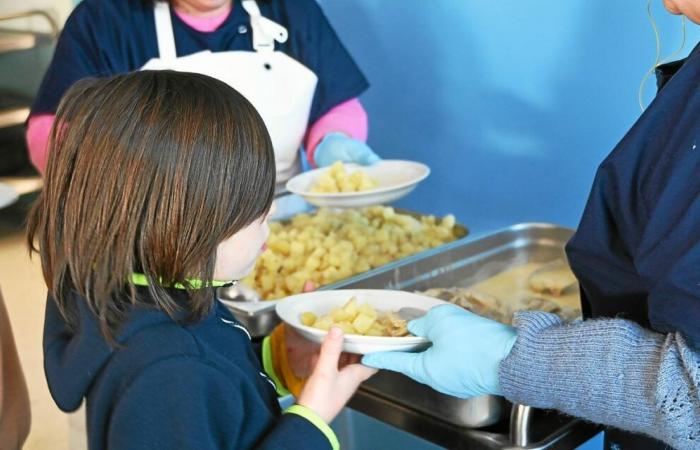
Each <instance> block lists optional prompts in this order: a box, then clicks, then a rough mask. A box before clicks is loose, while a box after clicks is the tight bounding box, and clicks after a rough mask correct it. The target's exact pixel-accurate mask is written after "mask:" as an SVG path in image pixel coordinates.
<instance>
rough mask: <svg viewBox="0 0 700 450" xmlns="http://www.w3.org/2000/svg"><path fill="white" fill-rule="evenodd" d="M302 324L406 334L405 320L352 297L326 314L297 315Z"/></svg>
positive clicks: (377, 333) (351, 331) (367, 332)
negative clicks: (340, 306)
mask: <svg viewBox="0 0 700 450" xmlns="http://www.w3.org/2000/svg"><path fill="white" fill-rule="evenodd" d="M299 320H300V321H301V323H302V324H304V325H306V326H309V327H313V328H318V329H319V330H325V331H328V330H330V329H331V327H332V326H336V327H338V328H340V329H341V330H343V332H344V333H345V334H359V335H363V336H394V337H400V336H406V335H407V334H408V330H407V329H406V321H405V320H404V319H401V318H400V317H398V316H397V315H396V314H395V313H392V312H380V311H377V310H376V309H374V308H372V306H370V305H369V304H368V303H362V304H361V303H359V302H358V301H357V298H356V297H352V298H351V299H350V300H348V301H347V303H345V305H344V306H343V307H342V308H334V309H332V310H331V311H330V312H329V313H328V314H325V315H322V316H320V317H319V316H317V315H316V314H314V313H312V312H310V311H307V312H303V313H302V314H301V316H300V317H299Z"/></svg>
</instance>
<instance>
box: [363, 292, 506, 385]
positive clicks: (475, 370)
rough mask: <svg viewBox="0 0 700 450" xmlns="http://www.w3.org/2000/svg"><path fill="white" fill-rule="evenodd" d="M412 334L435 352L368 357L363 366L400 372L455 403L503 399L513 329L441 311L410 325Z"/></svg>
mask: <svg viewBox="0 0 700 450" xmlns="http://www.w3.org/2000/svg"><path fill="white" fill-rule="evenodd" d="M408 330H409V331H410V332H411V333H413V334H414V335H416V336H422V337H425V338H428V339H429V340H430V341H432V343H433V345H432V347H430V348H429V349H427V350H425V351H423V352H421V353H407V352H379V353H370V354H368V355H365V356H364V357H363V358H362V364H364V365H367V366H370V367H376V368H378V369H388V370H393V371H396V372H401V373H403V374H404V375H407V376H409V377H411V378H413V379H414V380H416V381H418V382H419V383H423V384H427V385H428V386H430V387H432V388H433V389H435V390H437V391H440V392H442V393H445V394H448V395H452V396H455V397H460V398H471V397H476V396H479V395H485V394H492V395H501V387H500V384H499V381H498V367H499V365H500V363H501V361H502V360H503V359H504V358H505V357H506V356H508V353H510V350H511V348H512V347H513V345H514V344H515V338H516V331H515V328H513V327H511V326H508V325H503V324H501V323H499V322H496V321H493V320H490V319H486V318H484V317H481V316H478V315H476V314H474V313H471V312H469V311H467V310H465V309H463V308H460V307H458V306H455V305H441V306H437V307H435V308H433V309H431V310H430V311H429V312H428V314H426V315H425V316H423V317H421V318H420V319H416V320H413V321H411V322H409V323H408Z"/></svg>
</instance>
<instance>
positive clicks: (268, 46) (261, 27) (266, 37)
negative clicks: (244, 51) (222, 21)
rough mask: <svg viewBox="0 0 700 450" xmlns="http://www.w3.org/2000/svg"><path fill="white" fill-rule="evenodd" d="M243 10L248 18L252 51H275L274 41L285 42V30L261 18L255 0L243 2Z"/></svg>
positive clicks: (286, 34)
mask: <svg viewBox="0 0 700 450" xmlns="http://www.w3.org/2000/svg"><path fill="white" fill-rule="evenodd" d="M241 4H242V6H243V9H245V11H246V12H247V13H248V15H249V16H250V27H251V29H252V33H253V49H254V50H255V51H256V52H273V51H275V41H277V42H280V43H282V42H287V38H288V37H289V34H288V33H287V29H286V28H285V27H283V26H282V25H280V24H278V23H276V22H273V21H272V20H270V19H268V18H266V17H263V15H262V14H261V13H260V8H259V7H258V4H257V3H256V2H255V0H243V1H242V2H241Z"/></svg>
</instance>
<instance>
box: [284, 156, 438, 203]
mask: <svg viewBox="0 0 700 450" xmlns="http://www.w3.org/2000/svg"><path fill="white" fill-rule="evenodd" d="M345 167H346V168H347V171H348V173H353V172H355V171H357V170H362V171H363V172H365V173H367V175H369V177H370V178H372V179H374V180H376V181H377V182H378V183H379V186H377V187H376V188H375V189H371V190H369V191H362V192H336V193H321V192H312V190H311V189H312V188H313V187H314V186H315V185H316V183H317V182H318V178H319V177H320V176H321V175H322V174H323V173H325V172H326V171H328V170H329V168H327V167H324V168H322V169H316V170H311V171H309V172H304V173H301V174H299V175H297V176H295V177H293V178H292V179H291V180H289V181H287V186H286V187H287V190H288V191H289V192H291V193H293V194H297V195H300V196H302V197H304V200H306V201H307V202H309V203H311V204H312V205H315V206H326V207H331V208H360V207H364V206H372V205H383V204H387V203H391V202H393V201H395V200H398V199H400V198H402V197H404V196H405V195H407V194H409V193H410V192H411V191H412V190H413V189H415V187H416V186H417V185H418V183H420V182H421V181H423V180H424V179H425V178H427V177H428V175H430V168H429V167H428V166H426V165H425V164H422V163H419V162H415V161H403V160H391V159H385V160H382V161H379V162H378V163H376V164H373V165H371V166H367V167H364V166H359V165H357V164H346V165H345Z"/></svg>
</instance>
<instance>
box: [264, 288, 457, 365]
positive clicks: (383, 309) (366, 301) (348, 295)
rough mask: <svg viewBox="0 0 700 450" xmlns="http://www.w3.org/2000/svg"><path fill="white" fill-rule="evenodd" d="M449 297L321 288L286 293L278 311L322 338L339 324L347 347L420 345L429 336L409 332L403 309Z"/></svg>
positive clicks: (434, 303)
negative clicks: (291, 293)
mask: <svg viewBox="0 0 700 450" xmlns="http://www.w3.org/2000/svg"><path fill="white" fill-rule="evenodd" d="M443 304H446V302H444V301H442V300H440V299H436V298H431V297H427V296H424V295H419V294H415V293H411V292H404V291H391V290H382V289H348V290H337V291H317V292H308V293H305V294H299V295H294V296H291V297H287V298H286V299H284V300H282V301H281V302H279V303H278V304H277V306H276V311H277V315H278V316H279V317H280V319H282V321H283V322H285V323H286V324H287V326H290V327H292V328H294V329H295V330H296V331H297V332H298V333H300V334H301V335H302V336H304V337H305V338H307V339H309V340H311V341H314V342H319V343H320V342H321V341H322V340H323V338H324V337H325V335H326V333H328V330H329V329H330V328H331V327H333V326H337V327H339V328H341V329H342V330H343V331H344V333H345V338H344V343H343V350H344V351H346V352H350V353H358V354H365V353H371V352H376V351H385V350H396V351H399V350H403V351H410V350H421V349H424V348H426V347H428V346H429V341H428V340H427V339H425V338H422V337H418V336H413V335H411V334H410V333H409V332H408V330H407V328H406V325H407V321H406V319H403V318H401V317H399V315H398V313H399V311H400V310H401V309H403V308H411V309H419V310H423V311H428V310H429V309H431V308H433V307H435V306H438V305H443Z"/></svg>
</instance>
